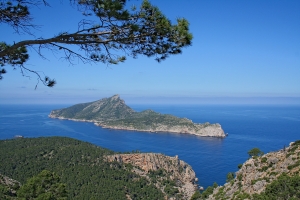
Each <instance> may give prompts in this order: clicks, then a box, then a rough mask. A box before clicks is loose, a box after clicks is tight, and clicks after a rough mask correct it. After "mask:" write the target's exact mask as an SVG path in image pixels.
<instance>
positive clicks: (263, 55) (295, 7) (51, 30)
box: [0, 0, 300, 104]
mask: <svg viewBox="0 0 300 200" xmlns="http://www.w3.org/2000/svg"><path fill="white" fill-rule="evenodd" d="M60 2H61V1H55V2H54V1H51V2H50V5H51V7H43V6H40V7H39V8H34V9H33V11H32V14H33V17H34V18H35V20H34V22H35V23H36V24H41V25H43V26H42V27H41V28H40V31H35V35H36V37H37V38H38V37H44V38H47V37H52V36H54V35H56V34H58V33H60V32H63V31H68V32H71V31H74V30H76V29H77V23H78V22H79V20H80V19H81V18H82V17H81V15H80V13H78V12H77V11H76V9H74V8H72V7H71V6H70V5H69V4H68V3H67V2H68V1H64V2H63V3H60ZM140 2H141V1H136V0H131V1H128V4H129V5H131V4H135V5H136V6H138V5H140ZM150 2H151V3H152V4H153V5H156V6H158V7H159V8H160V10H161V11H162V12H163V13H164V14H165V15H166V16H167V17H168V18H169V19H171V20H172V21H175V20H176V18H178V17H184V18H186V19H187V20H188V21H189V22H190V31H191V32H192V34H193V36H194V39H193V44H192V46H191V47H188V48H185V49H183V53H182V54H180V55H176V56H171V57H169V58H168V59H167V60H166V61H163V62H161V63H157V62H156V61H155V60H154V58H147V57H144V56H139V57H138V58H137V59H131V58H129V59H127V60H126V62H124V63H121V64H118V65H111V66H107V65H104V64H102V63H99V64H93V65H90V64H83V63H80V62H78V63H77V62H76V65H70V64H69V63H68V62H66V61H63V60H62V59H60V57H61V55H60V54H53V53H52V52H49V51H47V50H44V51H43V55H44V56H45V57H46V59H43V58H41V57H40V56H38V55H37V54H36V53H35V52H34V51H33V50H30V60H29V61H28V65H27V67H28V68H31V69H34V70H37V71H39V72H41V73H44V74H46V75H47V76H49V77H51V78H55V79H56V80H57V85H56V86H55V87H54V88H47V87H45V86H43V85H42V84H39V85H38V89H37V90H34V88H35V85H36V83H37V82H36V77H35V76H34V75H33V74H28V75H29V76H31V78H28V77H22V75H21V73H20V71H19V70H18V69H17V70H12V69H11V67H9V66H7V67H6V70H7V71H8V73H7V74H5V75H4V78H3V80H1V82H0V89H1V97H0V103H36V104H43V103H56V104H60V103H66V104H72V103H81V102H87V101H94V100H98V99H101V98H103V97H109V96H111V95H114V94H120V95H121V98H123V99H125V101H126V102H128V103H182V104H184V103H219V104H224V103H226V104H227V103H264V104H273V103H287V104H295V103H298V104H300V12H299V10H300V1H298V0H294V1H293V0H289V1H278V0H272V1H271V0H264V1H261V0H251V1H250V0H249V1H247V0H244V1H240V0H230V1H229V0H228V1H227V0H222V1H216V0H213V1H209V0H191V1H184V0H176V1H174V0H164V1H161V0H152V1H150ZM0 29H1V40H2V41H6V42H7V43H13V41H15V42H18V41H21V40H25V39H33V37H32V36H29V35H18V34H14V33H13V30H12V29H11V28H10V27H8V26H6V25H3V24H0Z"/></svg>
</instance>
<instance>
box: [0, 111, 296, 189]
mask: <svg viewBox="0 0 300 200" xmlns="http://www.w3.org/2000/svg"><path fill="white" fill-rule="evenodd" d="M129 106H130V107H131V108H133V109H134V110H136V111H142V110H145V109H152V110H154V111H156V112H160V113H163V114H172V115H175V116H178V117H186V118H189V119H191V120H192V121H193V122H196V123H204V122H210V123H219V124H221V126H222V128H223V129H224V131H225V133H228V137H226V138H223V139H222V138H213V137H199V136H195V135H189V134H176V133H167V132H166V133H148V132H138V131H125V130H112V129H103V128H101V127H98V126H95V125H94V124H93V123H88V122H76V121H70V120H59V119H51V118H49V117H48V114H49V113H50V111H51V110H53V109H60V108H64V107H67V105H0V139H1V140H4V139H13V138H14V136H15V135H22V136H24V137H26V138H35V137H49V136H64V137H71V138H75V139H78V140H82V141H87V142H90V143H93V144H95V145H98V146H101V147H104V148H108V149H111V150H114V151H117V152H132V151H136V150H139V151H141V152H154V153H163V154H166V155H168V156H176V155H178V157H179V159H181V160H184V161H185V162H187V163H188V164H190V165H191V166H192V168H193V169H194V171H195V172H196V176H197V177H198V179H199V182H198V183H199V185H201V186H203V187H205V188H206V187H208V186H210V185H212V184H213V183H214V182H216V183H218V184H219V185H223V184H224V183H225V182H226V175H227V173H228V172H236V171H238V167H237V166H238V164H240V163H243V162H245V161H246V160H247V159H248V158H249V156H248V154H247V152H248V151H249V150H250V149H252V148H254V147H258V148H260V149H261V150H262V151H263V152H265V153H267V152H270V151H277V150H280V149H283V148H284V147H286V146H288V145H289V144H290V142H293V141H295V140H299V139H300V105H272V106H271V105H129Z"/></svg>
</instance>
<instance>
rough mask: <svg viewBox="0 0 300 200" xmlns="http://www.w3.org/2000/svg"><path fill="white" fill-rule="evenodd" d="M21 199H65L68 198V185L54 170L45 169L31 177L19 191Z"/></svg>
mask: <svg viewBox="0 0 300 200" xmlns="http://www.w3.org/2000/svg"><path fill="white" fill-rule="evenodd" d="M17 196H18V198H20V199H40V200H64V199H67V191H66V185H65V184H62V183H60V178H59V176H58V175H56V174H55V173H53V172H50V171H48V170H43V171H42V172H41V173H39V174H38V175H36V176H34V177H32V178H30V179H28V180H27V182H26V183H25V184H24V185H22V186H21V187H20V189H19V190H18V192H17Z"/></svg>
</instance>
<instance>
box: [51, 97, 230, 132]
mask: <svg viewBox="0 0 300 200" xmlns="http://www.w3.org/2000/svg"><path fill="white" fill-rule="evenodd" d="M49 117H51V118H58V119H69V120H75V121H86V122H93V123H94V124H95V125H97V126H101V127H103V128H111V129H121V130H134V131H147V132H171V133H187V134H193V135H197V136H208V137H225V136H226V135H225V133H224V131H223V129H222V127H221V125H220V124H210V123H208V122H207V123H204V124H199V123H193V122H192V120H189V119H187V118H179V117H176V116H173V115H166V114H160V113H157V112H154V111H152V110H145V111H142V112H135V111H134V110H132V109H131V108H130V107H129V106H127V105H126V104H125V101H124V100H122V99H120V96H119V95H114V96H112V97H110V98H104V99H101V100H99V101H95V102H91V103H83V104H77V105H74V106H71V107H69V108H65V109H59V110H53V111H51V113H50V114H49Z"/></svg>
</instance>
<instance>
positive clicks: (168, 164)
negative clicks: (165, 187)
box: [105, 153, 197, 199]
mask: <svg viewBox="0 0 300 200" xmlns="http://www.w3.org/2000/svg"><path fill="white" fill-rule="evenodd" d="M105 159H106V161H108V162H114V161H117V162H120V163H125V164H128V163H129V164H132V165H133V166H135V167H137V168H138V169H139V170H136V169H135V170H134V172H136V173H139V174H140V175H141V174H144V175H146V176H147V174H148V173H149V172H150V171H157V170H159V169H163V170H165V171H166V172H167V174H168V176H169V177H168V178H170V179H171V180H177V182H180V183H181V184H180V187H179V188H178V189H179V191H180V192H181V193H182V194H183V195H184V199H190V198H191V196H192V195H193V194H194V193H195V191H196V190H197V184H196V181H195V180H196V174H195V172H194V170H193V169H192V167H191V166H190V165H189V164H187V163H186V162H184V161H182V160H179V158H178V156H175V157H170V156H165V155H163V154H157V153H134V154H115V155H110V156H106V157H105ZM157 186H158V185H157ZM158 187H159V186H158ZM160 189H162V188H160Z"/></svg>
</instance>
